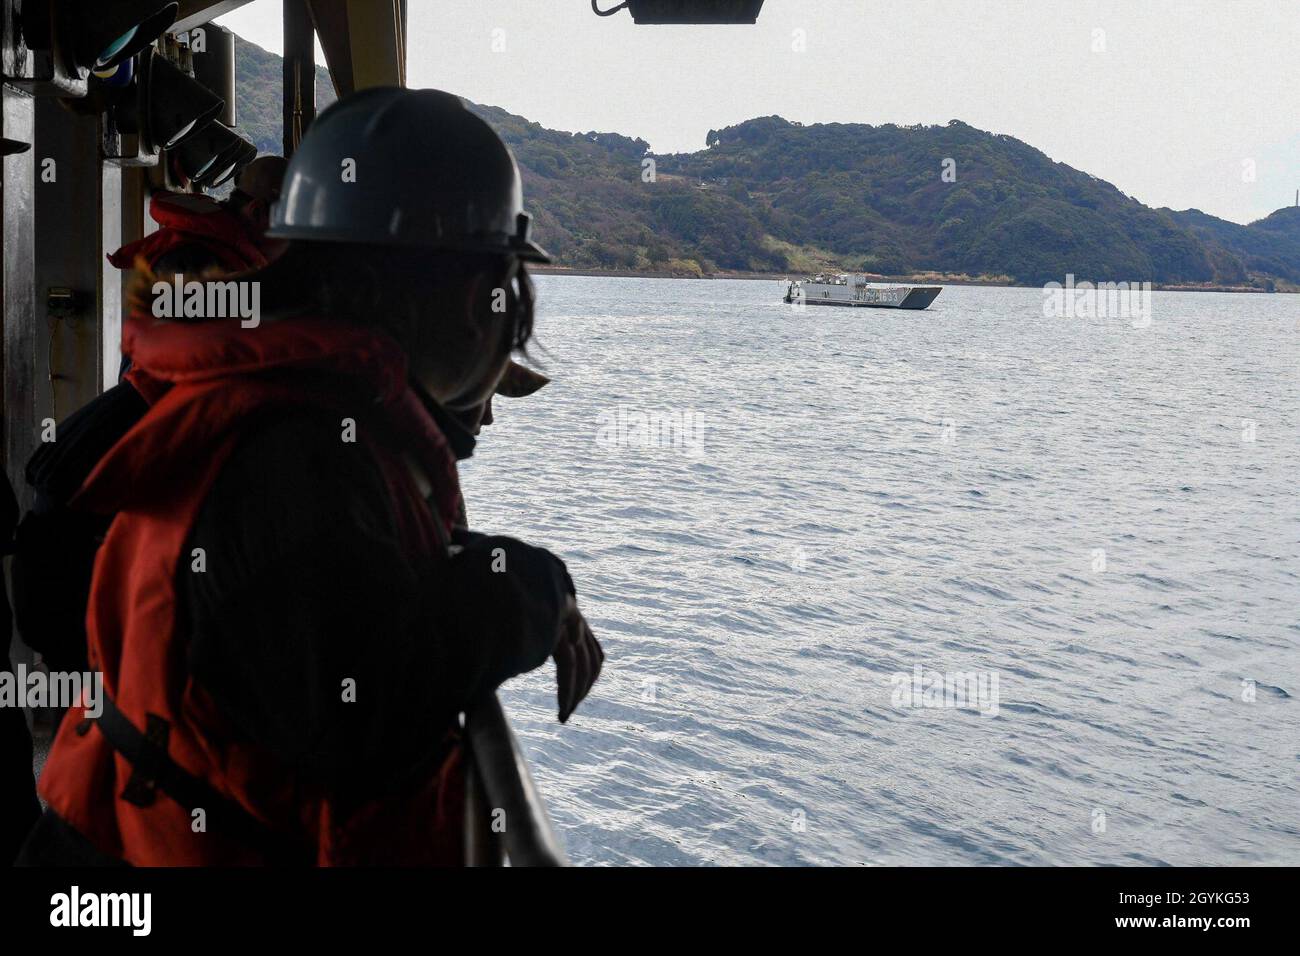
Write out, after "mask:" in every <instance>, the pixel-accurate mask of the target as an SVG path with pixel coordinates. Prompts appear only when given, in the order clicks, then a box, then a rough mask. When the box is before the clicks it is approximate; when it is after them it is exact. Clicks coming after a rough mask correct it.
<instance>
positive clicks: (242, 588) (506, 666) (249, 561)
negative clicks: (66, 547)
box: [178, 416, 570, 786]
mask: <svg viewBox="0 0 1300 956" xmlns="http://www.w3.org/2000/svg"><path fill="white" fill-rule="evenodd" d="M464 543H465V547H464V549H463V550H461V551H460V552H459V553H458V554H457V555H456V556H455V557H453V558H452V559H451V560H450V561H447V560H442V561H439V560H437V559H435V558H429V559H427V560H421V561H413V560H412V559H411V558H410V557H409V556H408V555H407V554H405V553H404V552H403V549H402V548H401V547H400V545H399V543H398V539H397V533H396V529H395V526H394V522H393V518H392V514H391V509H390V504H389V501H388V496H387V490H386V486H385V483H384V481H383V478H382V476H381V475H380V473H379V471H378V469H377V467H376V466H375V464H374V463H373V461H372V459H371V458H370V456H369V454H368V453H367V452H366V451H365V449H364V447H363V446H361V445H360V444H356V443H345V442H342V441H340V440H339V429H338V427H337V423H336V422H331V421H323V420H320V419H318V418H316V419H312V418H306V417H301V416H299V417H295V418H293V419H288V420H281V421H279V422H277V423H275V424H269V425H267V426H265V427H263V428H261V429H260V430H259V431H258V432H257V433H255V434H254V435H253V436H251V437H250V438H248V439H246V440H245V441H244V442H243V443H242V444H241V446H240V448H238V449H237V450H236V452H235V454H234V455H233V456H232V458H231V460H230V461H229V462H228V463H227V464H226V465H225V466H224V467H223V469H222V472H221V474H220V475H219V476H218V479H217V481H216V483H215V485H214V487H213V489H212V491H211V493H210V494H209V496H208V498H207V500H206V502H205V504H204V506H203V508H202V509H201V512H200V515H199V518H198V520H197V522H196V525H195V527H194V529H193V532H192V534H191V539H190V542H189V546H188V548H187V550H186V552H185V555H184V556H183V561H182V567H181V568H180V570H179V572H178V573H179V574H180V576H181V580H180V581H179V582H178V584H179V585H180V586H179V592H180V593H181V595H182V598H183V601H184V602H185V604H186V612H185V613H186V615H187V618H188V621H189V625H190V634H189V638H190V650H189V659H190V666H191V670H192V673H193V676H194V678H195V680H196V682H198V683H199V684H200V686H202V687H203V688H204V689H205V690H206V691H207V692H208V694H209V695H210V696H211V697H212V698H213V699H214V700H215V701H216V703H217V705H218V707H219V708H220V709H221V710H222V712H223V714H224V715H225V716H226V717H227V719H229V720H230V721H232V722H233V723H234V725H235V726H236V728H238V729H239V730H240V731H241V732H242V733H244V734H246V735H247V736H248V737H250V738H252V739H254V740H256V741H257V742H258V743H260V744H261V745H262V746H264V747H265V748H267V749H269V750H271V751H272V752H273V753H275V754H277V755H278V756H279V757H280V758H281V759H282V760H284V761H285V762H286V764H287V765H289V766H290V767H291V768H293V769H295V770H297V771H299V772H302V773H306V774H311V775H315V776H316V777H318V778H319V779H322V780H324V781H325V782H326V783H328V784H332V785H340V786H342V785H346V784H347V783H348V782H349V781H357V780H365V781H366V782H367V784H368V785H371V786H373V785H375V784H378V783H380V782H382V781H383V780H385V779H392V778H394V777H396V776H398V775H400V774H402V773H404V772H405V771H406V770H408V769H410V768H411V767H413V766H415V765H417V764H418V763H419V762H420V761H422V760H423V759H424V758H425V757H427V756H428V755H430V754H431V753H432V752H433V751H434V749H435V748H436V746H437V745H438V743H439V741H440V739H441V736H442V732H443V730H444V729H445V728H446V727H447V726H448V724H449V722H450V721H452V720H454V718H455V715H456V714H457V713H458V712H459V711H461V710H463V709H464V708H465V707H466V706H468V705H469V704H470V703H472V702H473V701H474V700H475V699H476V698H478V697H479V696H480V695H482V694H485V693H487V692H490V691H492V690H494V689H495V688H496V687H497V686H498V685H499V684H500V683H501V682H503V681H505V680H507V679H509V678H510V677H512V676H514V675H516V674H519V673H522V672H524V671H527V670H531V669H532V668H535V667H537V666H539V665H540V664H541V663H542V662H544V661H545V660H546V658H547V656H548V655H549V654H550V652H551V650H552V648H553V647H554V643H555V638H556V633H557V630H558V625H559V617H560V613H561V609H562V606H563V602H564V598H565V594H566V592H567V591H568V589H569V587H570V585H569V583H568V574H567V572H566V571H565V569H564V565H563V563H562V562H561V561H560V560H559V559H557V558H555V557H554V556H552V555H550V554H549V553H547V552H546V551H543V550H541V549H538V548H532V547H529V546H528V545H524V544H522V543H520V542H517V541H512V540H510V539H508V538H483V537H477V538H473V539H466V541H465V542H464ZM194 548H202V549H203V553H202V559H201V563H200V562H198V561H196V559H195V557H194V556H193V549H194ZM497 548H499V549H501V550H500V552H498V551H495V550H494V549H497ZM494 561H495V566H496V569H494ZM503 563H504V569H502V565H503ZM200 567H201V568H202V570H195V569H196V568H200ZM348 688H353V689H354V696H355V699H354V700H352V699H348V695H347V694H345V690H347V689H348Z"/></svg>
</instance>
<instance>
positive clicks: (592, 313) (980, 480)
mask: <svg viewBox="0 0 1300 956" xmlns="http://www.w3.org/2000/svg"><path fill="white" fill-rule="evenodd" d="M538 285H539V291H540V302H541V315H540V319H539V323H538V327H539V338H538V341H539V343H540V345H541V346H543V347H544V352H542V353H541V354H540V357H541V358H542V360H543V361H544V362H545V366H546V369H547V371H549V372H550V373H551V374H552V375H553V376H554V378H555V381H554V383H553V384H552V385H551V386H549V387H548V388H546V389H545V390H544V391H542V392H539V393H538V394H536V395H535V396H532V397H530V398H527V399H521V400H516V401H500V402H498V406H497V424H496V425H495V426H493V427H492V428H491V429H489V430H488V431H486V432H485V434H484V436H483V441H482V442H481V444H480V446H479V453H478V454H477V455H476V456H475V458H474V459H473V461H472V462H471V463H470V464H469V465H468V467H467V469H466V473H465V483H466V492H467V498H468V502H469V513H470V516H471V519H472V523H474V524H475V525H476V526H478V527H480V528H482V529H484V530H492V531H502V532H508V533H512V534H515V535H517V536H519V537H522V538H524V539H526V540H529V541H533V542H536V543H541V544H545V545H547V546H549V547H551V548H552V549H553V550H555V551H556V552H558V553H559V554H561V555H562V556H564V557H565V558H566V560H567V561H568V563H569V567H570V569H571V571H572V573H573V576H574V578H575V580H576V581H577V582H578V588H579V595H580V601H581V604H582V606H583V607H584V609H585V611H586V613H587V615H588V617H589V618H590V620H591V622H592V626H593V628H594V629H595V630H596V632H597V634H598V635H599V637H600V638H601V639H602V641H603V642H604V645H605V648H606V651H607V652H608V658H609V659H608V661H607V670H606V672H605V675H604V676H603V678H602V680H601V681H600V683H599V684H598V685H597V687H596V689H595V690H594V692H593V695H592V697H591V698H590V699H589V700H588V701H587V703H586V704H584V705H583V707H582V709H581V710H580V711H579V713H578V715H577V716H576V717H575V718H574V719H573V720H572V721H571V723H570V724H569V725H568V726H560V725H559V724H558V723H557V722H556V721H555V717H554V712H555V702H554V691H553V682H554V676H553V670H551V669H550V668H548V669H547V670H546V671H545V672H541V671H539V672H537V673H534V674H532V675H528V676H526V677H524V678H521V679H518V680H516V681H513V682H511V683H510V684H508V685H507V687H506V688H505V689H504V691H503V697H504V700H505V703H506V705H507V708H508V710H509V711H510V713H511V715H512V718H513V721H514V724H515V727H516V730H517V732H518V734H519V736H520V738H521V740H522V741H523V742H524V744H525V746H526V749H527V751H528V754H529V757H530V759H531V761H532V766H533V771H534V774H535V776H536V777H537V780H538V783H539V785H540V787H541V789H542V790H543V792H544V794H545V795H546V797H547V799H548V803H549V807H550V810H551V813H552V816H553V818H554V820H555V822H556V825H557V827H558V828H559V830H560V832H561V836H562V838H563V840H564V842H565V844H566V846H567V848H568V850H569V853H570V854H571V856H572V857H573V859H574V861H575V862H579V863H584V864H602V863H613V864H624V863H636V864H661V865H663V864H672V865H675V864H687V865H691V864H754V863H760V864H814V863H817V864H1000V863H1024V864H1125V863H1130V864H1151V863H1171V864H1226V863H1248V864H1259V863H1272V864H1292V865H1295V864H1297V863H1300V796H1298V793H1300V790H1298V788H1297V783H1298V782H1300V780H1298V778H1300V721H1298V720H1297V704H1298V702H1297V700H1296V698H1297V697H1298V696H1300V653H1297V645H1298V643H1300V495H1298V492H1297V484H1298V482H1300V372H1298V370H1297V356H1300V297H1294V296H1283V295H1275V296H1268V295H1216V294H1187V293H1156V294H1155V296H1154V300H1153V302H1152V316H1151V319H1152V321H1151V324H1150V326H1149V327H1147V328H1135V327H1134V323H1133V322H1131V321H1129V320H1127V319H1047V318H1044V317H1043V311H1042V303H1043V294H1042V293H1041V292H1040V291H1038V290H1032V289H979V288H948V289H945V290H944V292H943V294H942V295H941V296H940V297H939V299H938V300H937V301H936V303H935V304H934V305H933V306H932V307H931V308H930V309H929V311H927V312H920V313H918V312H897V311H877V310H850V309H834V308H830V309H826V308H821V309H817V308H810V309H808V310H807V311H806V313H805V314H794V313H792V312H791V310H790V307H789V306H785V305H783V304H782V303H781V302H780V301H779V296H780V293H781V288H780V287H779V286H778V284H777V283H776V282H774V281H753V282H747V281H681V280H656V279H606V278H576V277H543V278H542V279H541V280H540V281H539V283H538ZM641 415H644V416H646V418H644V419H642V418H640V417H639V416H641ZM651 416H660V417H659V418H658V421H660V423H661V424H664V425H666V426H668V427H669V430H668V431H661V433H660V435H659V438H660V439H661V441H660V443H659V444H657V445H655V444H651V443H649V442H648V440H646V439H647V431H646V429H644V428H642V427H641V425H642V424H645V423H647V422H649V421H652V420H654V419H652V417H651ZM688 416H690V417H688ZM620 422H622V426H621V427H620V424H619V423H620ZM602 428H603V429H604V430H603V431H602ZM674 428H675V431H674V430H673V429H674ZM918 667H920V668H921V669H922V670H921V674H922V681H923V682H924V681H925V680H927V679H928V678H929V677H931V676H933V675H934V674H938V675H940V677H941V678H942V677H944V676H947V677H948V678H950V679H955V677H956V675H976V676H977V678H978V679H980V680H984V684H983V685H982V686H983V688H984V690H985V692H986V696H984V697H981V698H977V700H976V701H975V705H977V706H972V702H971V701H970V700H969V699H968V700H966V701H964V703H965V704H966V705H967V706H907V705H908V704H909V703H910V701H908V700H907V699H906V698H904V699H901V700H900V698H899V689H900V688H902V687H910V686H911V684H910V682H911V680H912V675H914V674H915V672H916V668H918ZM900 674H901V675H906V677H905V678H896V676H895V675H900ZM994 678H995V679H996V681H997V683H996V696H995V697H994V696H992V691H993V690H994V688H993V685H992V680H993V679H994ZM900 682H905V683H900ZM975 686H976V687H977V688H978V687H979V686H981V685H979V684H978V682H977V683H976V685H975ZM918 697H920V695H918ZM918 702H920V703H926V702H927V700H926V698H924V697H920V699H919V701H918ZM928 702H929V703H938V704H940V705H942V704H944V703H945V700H944V699H943V698H942V697H940V698H939V699H938V700H937V701H936V700H935V699H934V698H933V696H931V698H930V699H929V701H928ZM946 702H947V703H963V701H960V700H956V699H954V698H953V697H951V696H950V697H949V698H948V699H947V701H946ZM995 711H996V712H995Z"/></svg>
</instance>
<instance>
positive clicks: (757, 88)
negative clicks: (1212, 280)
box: [219, 0, 1300, 222]
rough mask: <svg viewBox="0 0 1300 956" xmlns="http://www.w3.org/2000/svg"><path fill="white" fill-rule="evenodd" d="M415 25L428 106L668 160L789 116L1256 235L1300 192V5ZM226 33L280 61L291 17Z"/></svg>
mask: <svg viewBox="0 0 1300 956" xmlns="http://www.w3.org/2000/svg"><path fill="white" fill-rule="evenodd" d="M615 2H616V0H600V3H601V6H602V7H609V6H612V5H613V4H614V3H615ZM409 6H410V14H409V16H410V24H409V37H408V47H409V50H408V65H407V84H408V85H409V86H428V87H437V88H440V89H445V90H450V91H451V92H454V93H458V94H460V95H461V96H464V97H467V98H469V99H471V100H474V101H476V102H479V103H487V104H491V105H494V106H501V107H504V108H505V109H507V110H509V111H510V112H512V113H518V114H520V115H522V116H525V117H527V118H528V119H531V120H535V121H537V122H539V123H541V124H542V125H544V126H548V127H551V128H553V129H562V130H579V131H585V130H593V129H594V130H600V131H612V132H618V133H623V134H626V135H629V136H640V137H642V138H644V139H646V140H648V141H649V142H650V145H651V146H652V147H653V148H654V150H655V151H656V152H677V151H686V150H696V149H701V148H703V146H704V137H705V134H706V132H707V131H708V130H709V129H711V128H721V127H723V126H729V125H732V124H734V123H739V122H742V121H743V120H746V119H750V118H752V117H755V116H766V115H769V114H772V113H777V114H779V115H781V116H784V117H785V118H786V119H791V120H799V121H801V122H804V123H819V122H843V123H873V124H879V123H899V124H910V123H946V122H947V121H948V120H950V119H960V120H963V121H965V122H967V123H970V124H971V125H973V126H977V127H979V128H981V129H986V130H991V131H993V132H997V133H1010V134H1011V135H1013V136H1016V137H1018V138H1019V139H1022V140H1024V141H1025V142H1027V143H1029V144H1030V145H1032V146H1035V147H1037V148H1038V149H1041V150H1042V151H1043V152H1045V153H1046V154H1047V155H1048V156H1050V157H1052V158H1053V159H1055V160H1059V161H1061V162H1064V163H1068V164H1070V165H1071V166H1074V167H1076V168H1078V169H1082V170H1085V171H1087V172H1089V173H1092V174H1093V175H1095V176H1099V177H1101V178H1102V179H1106V180H1109V181H1110V182H1112V183H1114V184H1115V185H1116V186H1118V187H1119V188H1120V189H1121V190H1123V191H1124V192H1126V193H1128V194H1129V195H1132V196H1134V197H1136V198H1138V199H1140V200H1141V201H1143V202H1145V203H1147V204H1148V205H1152V206H1172V207H1173V208H1175V209H1186V208H1189V207H1196V208H1199V209H1203V210H1205V211H1206V212H1209V213H1212V214H1214V215H1216V216H1222V217H1223V218H1225V219H1231V220H1235V221H1237V222H1249V221H1251V220H1254V219H1258V218H1260V217H1261V216H1264V215H1266V214H1268V213H1269V212H1271V211H1272V210H1274V209H1276V208H1278V207H1279V206H1283V205H1291V204H1292V203H1294V201H1295V192H1296V189H1297V188H1300V66H1298V65H1297V64H1298V63H1300V2H1297V0H1201V2H1197V0H767V2H766V3H765V4H764V7H763V13H762V15H761V16H760V17H759V22H758V24H757V25H756V26H740V27H637V26H635V25H634V24H633V23H632V21H631V18H630V17H629V16H628V15H627V13H626V11H624V12H622V13H620V14H617V15H615V16H613V17H610V18H607V19H606V18H599V17H596V16H595V15H594V14H593V13H592V12H591V5H590V3H589V0H410V4H409ZM219 22H221V23H223V24H225V25H226V26H228V27H230V28H231V29H233V30H234V31H235V32H237V33H239V34H240V35H242V36H244V37H247V38H248V39H250V40H252V41H253V42H255V43H258V44H259V45H261V46H264V47H266V48H267V49H269V50H273V51H275V52H276V53H279V52H281V28H280V2H279V0H252V2H251V3H249V4H248V5H247V6H246V7H243V8H241V9H240V10H237V11H235V12H233V13H231V14H228V15H226V16H225V17H222V18H221V19H220V21H219ZM799 31H802V32H799ZM800 46H802V47H803V48H802V49H797V48H798V47H800ZM957 159H958V163H959V164H960V157H958V158H957ZM958 169H959V174H960V165H959V167H958Z"/></svg>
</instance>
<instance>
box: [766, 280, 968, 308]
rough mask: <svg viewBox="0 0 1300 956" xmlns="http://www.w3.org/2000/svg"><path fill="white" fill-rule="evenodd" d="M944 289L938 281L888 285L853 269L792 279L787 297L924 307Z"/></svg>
mask: <svg viewBox="0 0 1300 956" xmlns="http://www.w3.org/2000/svg"><path fill="white" fill-rule="evenodd" d="M942 291H943V287H942V286H937V285H928V286H927V285H889V284H886V283H880V282H868V281H867V280H866V278H865V277H864V276H860V275H853V274H852V273H847V272H841V273H838V274H836V273H831V274H827V273H818V274H817V275H815V276H812V277H811V278H809V279H792V280H791V281H790V282H789V283H788V284H787V285H786V290H785V301H786V302H789V303H792V304H796V305H799V304H802V305H847V306H859V307H863V308H870V309H924V308H926V307H927V306H928V305H929V304H930V303H931V302H933V301H934V300H935V298H936V297H937V296H938V295H939V293H940V292H942Z"/></svg>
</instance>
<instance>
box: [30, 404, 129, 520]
mask: <svg viewBox="0 0 1300 956" xmlns="http://www.w3.org/2000/svg"><path fill="white" fill-rule="evenodd" d="M148 407H149V406H148V404H147V403H146V402H145V400H144V398H143V397H141V395H140V393H139V392H138V391H136V390H135V389H134V388H133V387H132V386H131V385H130V384H128V383H126V382H122V383H119V384H117V385H114V386H113V387H112V388H110V389H108V390H107V391H106V392H104V393H103V394H101V395H98V396H96V397H95V398H93V399H91V401H89V402H88V403H86V404H85V405H83V406H82V407H81V408H79V409H77V410H76V411H75V412H73V413H72V414H71V415H69V416H68V418H67V419H66V420H64V421H63V422H61V423H59V424H58V425H57V426H56V431H55V435H56V440H55V441H50V442H45V443H44V444H42V445H41V447H40V448H38V449H37V450H36V452H35V453H34V454H33V455H32V457H31V459H30V460H29V461H28V463H27V468H26V472H25V477H26V479H27V483H28V484H29V485H31V486H32V487H33V488H35V489H36V491H37V492H38V493H40V495H41V496H43V497H45V498H47V499H48V500H49V501H50V502H52V503H55V504H62V503H65V502H66V501H67V500H68V499H69V498H70V497H71V496H72V495H73V493H74V492H76V490H77V489H78V488H80V487H81V483H82V482H83V481H84V480H85V479H86V476H87V475H89V474H90V472H91V470H92V469H93V468H94V467H95V465H96V464H98V462H99V460H100V459H101V458H103V457H104V455H105V454H106V453H107V452H108V450H109V449H110V448H111V447H113V445H114V444H116V442H117V441H118V439H120V438H121V437H122V436H123V435H125V434H126V433H127V432H128V431H130V430H131V428H132V426H134V425H135V423H136V422H138V421H139V420H140V419H141V418H142V417H143V416H144V414H145V412H146V411H147V410H148Z"/></svg>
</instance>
